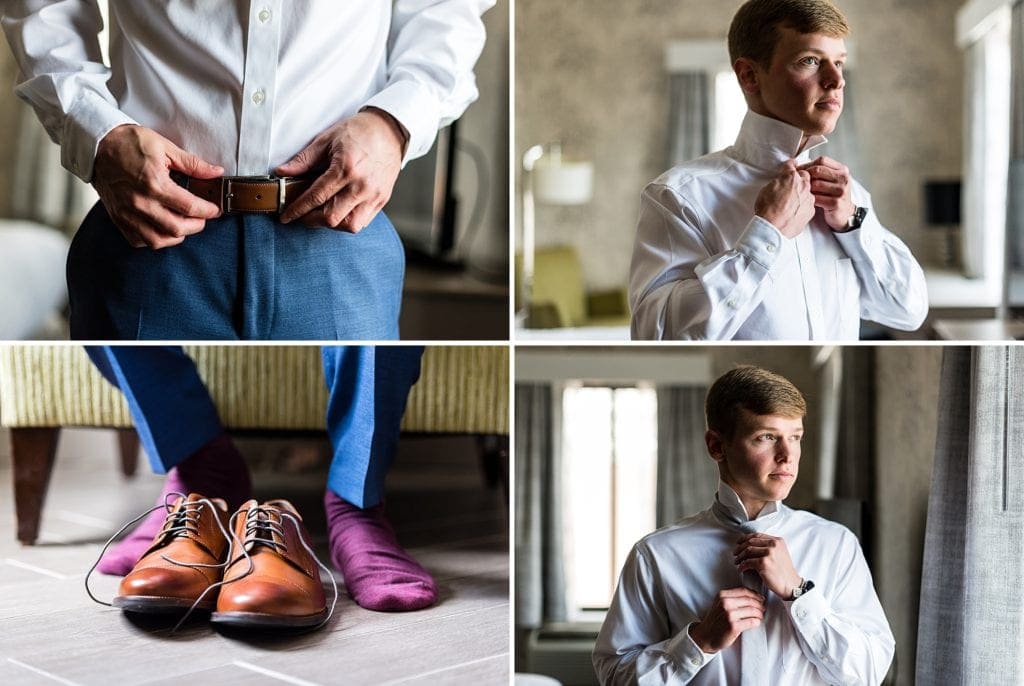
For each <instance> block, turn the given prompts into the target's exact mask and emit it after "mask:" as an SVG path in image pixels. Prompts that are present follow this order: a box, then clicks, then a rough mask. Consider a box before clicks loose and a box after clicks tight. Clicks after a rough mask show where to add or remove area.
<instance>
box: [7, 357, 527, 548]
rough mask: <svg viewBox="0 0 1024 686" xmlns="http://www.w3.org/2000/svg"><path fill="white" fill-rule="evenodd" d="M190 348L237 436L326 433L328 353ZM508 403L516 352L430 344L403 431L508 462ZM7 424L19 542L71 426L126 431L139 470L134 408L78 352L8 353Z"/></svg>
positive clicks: (31, 526) (36, 515) (31, 534)
mask: <svg viewBox="0 0 1024 686" xmlns="http://www.w3.org/2000/svg"><path fill="white" fill-rule="evenodd" d="M186 349H187V351H188V353H189V354H190V355H191V356H192V358H193V359H194V360H195V361H196V365H197V367H198V369H199V373H200V375H201V376H202V378H203V380H204V381H205V382H206V385H207V388H209V390H210V394H211V395H212V396H213V400H214V402H215V403H216V405H217V409H218V412H219V413H220V416H221V421H222V422H223V423H224V425H225V427H226V428H227V429H228V430H229V431H247V430H257V431H275V432H277V431H280V432H308V431H324V413H325V409H326V407H327V390H326V387H325V385H324V381H323V376H322V371H321V363H320V349H319V348H318V347H315V346H194V347H188V348H186ZM508 402H509V359H508V348H507V347H503V346H475V347H474V346H438V347H429V348H427V351H426V353H425V354H424V357H423V368H422V373H421V375H420V380H419V382H418V383H417V384H416V385H415V386H414V387H413V389H412V392H411V393H410V396H409V403H408V406H407V408H406V412H405V416H404V418H403V420H402V431H403V432H406V433H416V434H463V435H476V436H478V437H479V440H480V445H481V449H482V450H483V451H484V452H485V453H488V454H489V456H490V457H495V456H498V457H497V458H496V459H499V460H505V461H507V441H508V431H509V404H508ZM0 426H4V427H7V428H8V429H10V435H11V457H12V461H13V474H14V499H15V509H16V514H17V520H18V532H17V536H18V540H20V541H22V542H23V543H26V544H31V543H33V542H35V540H36V537H37V536H38V532H39V521H40V516H41V512H42V508H43V502H44V500H45V497H46V489H47V486H48V484H49V479H50V474H51V472H52V471H53V465H54V456H55V454H56V447H57V441H58V438H59V434H60V428H61V427H64V426H85V427H105V428H113V429H120V430H121V436H122V441H121V444H122V456H121V461H122V470H123V471H124V472H125V473H126V474H130V473H132V472H133V471H134V469H135V459H136V458H135V456H136V455H137V446H138V443H137V439H136V438H135V436H134V431H133V430H132V422H131V418H130V416H129V414H128V408H127V405H126V404H125V402H124V399H123V398H122V397H121V394H120V393H119V392H118V391H117V389H115V388H114V387H112V386H111V385H110V384H108V383H107V382H106V381H105V380H104V379H103V377H102V376H100V374H99V372H97V371H96V370H95V369H94V368H93V366H92V364H91V363H90V362H89V359H88V357H87V356H86V355H85V352H84V351H83V350H82V349H81V348H80V347H78V346H69V345H47V346H35V345H29V346H26V345H8V346H0Z"/></svg>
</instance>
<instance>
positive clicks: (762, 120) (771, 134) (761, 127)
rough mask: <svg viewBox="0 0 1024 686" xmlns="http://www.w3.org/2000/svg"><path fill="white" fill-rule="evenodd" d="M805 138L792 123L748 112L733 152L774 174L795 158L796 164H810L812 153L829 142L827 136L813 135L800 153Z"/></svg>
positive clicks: (738, 156) (743, 159) (742, 159)
mask: <svg viewBox="0 0 1024 686" xmlns="http://www.w3.org/2000/svg"><path fill="white" fill-rule="evenodd" d="M803 137H804V132H803V131H801V130H800V129H798V128H797V127H795V126H792V125H791V124H787V123H786V122H784V121H779V120H778V119H772V118H771V117H766V116H764V115H761V114H758V113H756V112H754V111H753V110H747V114H746V116H745V117H744V118H743V125H742V126H740V133H739V135H738V136H737V137H736V143H735V144H734V145H733V146H732V150H733V152H734V156H735V157H737V158H738V159H740V160H741V161H743V162H746V163H747V164H750V165H752V166H754V167H757V168H759V169H765V170H768V171H775V170H776V169H777V168H778V167H779V165H781V164H782V163H784V162H786V161H787V160H791V159H795V160H796V161H797V164H803V163H804V162H807V161H809V160H810V158H811V155H810V153H811V150H813V149H814V148H816V147H818V146H819V145H822V144H823V143H827V142H828V139H827V138H825V137H824V136H819V135H814V136H810V137H809V138H808V139H807V145H806V146H804V149H803V150H800V141H802V140H803Z"/></svg>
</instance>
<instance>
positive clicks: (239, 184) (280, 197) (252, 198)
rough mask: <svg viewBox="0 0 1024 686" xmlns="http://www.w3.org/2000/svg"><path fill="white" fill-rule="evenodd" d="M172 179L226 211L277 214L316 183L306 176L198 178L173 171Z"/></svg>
mask: <svg viewBox="0 0 1024 686" xmlns="http://www.w3.org/2000/svg"><path fill="white" fill-rule="evenodd" d="M171 178H173V179H174V181H175V182H176V183H177V184H178V185H179V186H181V187H183V188H185V189H186V190H187V191H189V192H190V193H193V194H195V195H198V196H199V197H200V198H202V199H203V200H209V201H210V202H212V203H213V204H214V205H217V206H218V207H220V209H221V211H222V212H224V213H225V214H228V213H231V212H263V213H267V214H271V213H277V212H280V211H281V210H282V209H284V208H285V207H286V206H287V205H288V204H289V203H291V202H294V201H295V199H296V198H298V197H299V196H300V195H302V194H303V193H304V192H305V191H306V189H308V188H309V187H310V186H311V185H312V184H313V179H312V178H310V177H303V176H286V177H276V176H221V177H219V178H216V179H194V178H192V177H191V176H185V175H184V174H178V173H173V174H172V175H171Z"/></svg>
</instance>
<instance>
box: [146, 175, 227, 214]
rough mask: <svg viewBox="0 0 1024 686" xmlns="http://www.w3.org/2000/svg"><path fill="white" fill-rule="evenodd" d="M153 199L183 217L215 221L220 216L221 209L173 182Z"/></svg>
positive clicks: (155, 194)
mask: <svg viewBox="0 0 1024 686" xmlns="http://www.w3.org/2000/svg"><path fill="white" fill-rule="evenodd" d="M153 199H154V200H157V201H159V202H160V203H161V204H162V205H163V206H164V207H166V208H167V209H169V210H171V211H172V212H176V213H177V214H180V215H182V216H183V217H200V218H202V219H213V218H214V217H218V216H220V208H219V207H217V206H216V205H214V204H213V203H212V202H209V201H208V200H203V199H202V198H200V197H199V196H198V195H194V194H192V193H190V192H188V191H187V190H185V189H184V188H182V187H181V186H179V185H178V184H176V183H174V182H173V181H172V182H171V183H170V184H167V187H166V190H164V189H161V190H160V191H158V192H156V193H154V195H153Z"/></svg>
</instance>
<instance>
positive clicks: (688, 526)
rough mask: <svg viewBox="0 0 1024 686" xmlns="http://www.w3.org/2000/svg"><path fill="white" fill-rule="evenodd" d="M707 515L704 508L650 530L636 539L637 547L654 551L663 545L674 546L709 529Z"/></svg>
mask: <svg viewBox="0 0 1024 686" xmlns="http://www.w3.org/2000/svg"><path fill="white" fill-rule="evenodd" d="M707 516H708V511H707V510H704V511H702V512H698V513H696V514H692V515H690V516H688V517H684V518H683V519H680V520H679V521H678V522H675V523H674V524H669V525H667V526H663V527H661V528H660V529H657V530H655V531H652V532H651V533H649V534H647V535H646V536H644V537H643V538H641V539H640V540H639V541H637V544H636V545H637V548H640V549H642V550H649V551H652V552H656V551H658V550H659V549H660V548H663V547H665V546H669V547H676V546H678V544H679V542H680V541H682V540H685V539H687V538H690V537H692V536H699V535H701V534H702V533H705V532H706V531H708V530H710V527H709V526H708V519H707Z"/></svg>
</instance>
